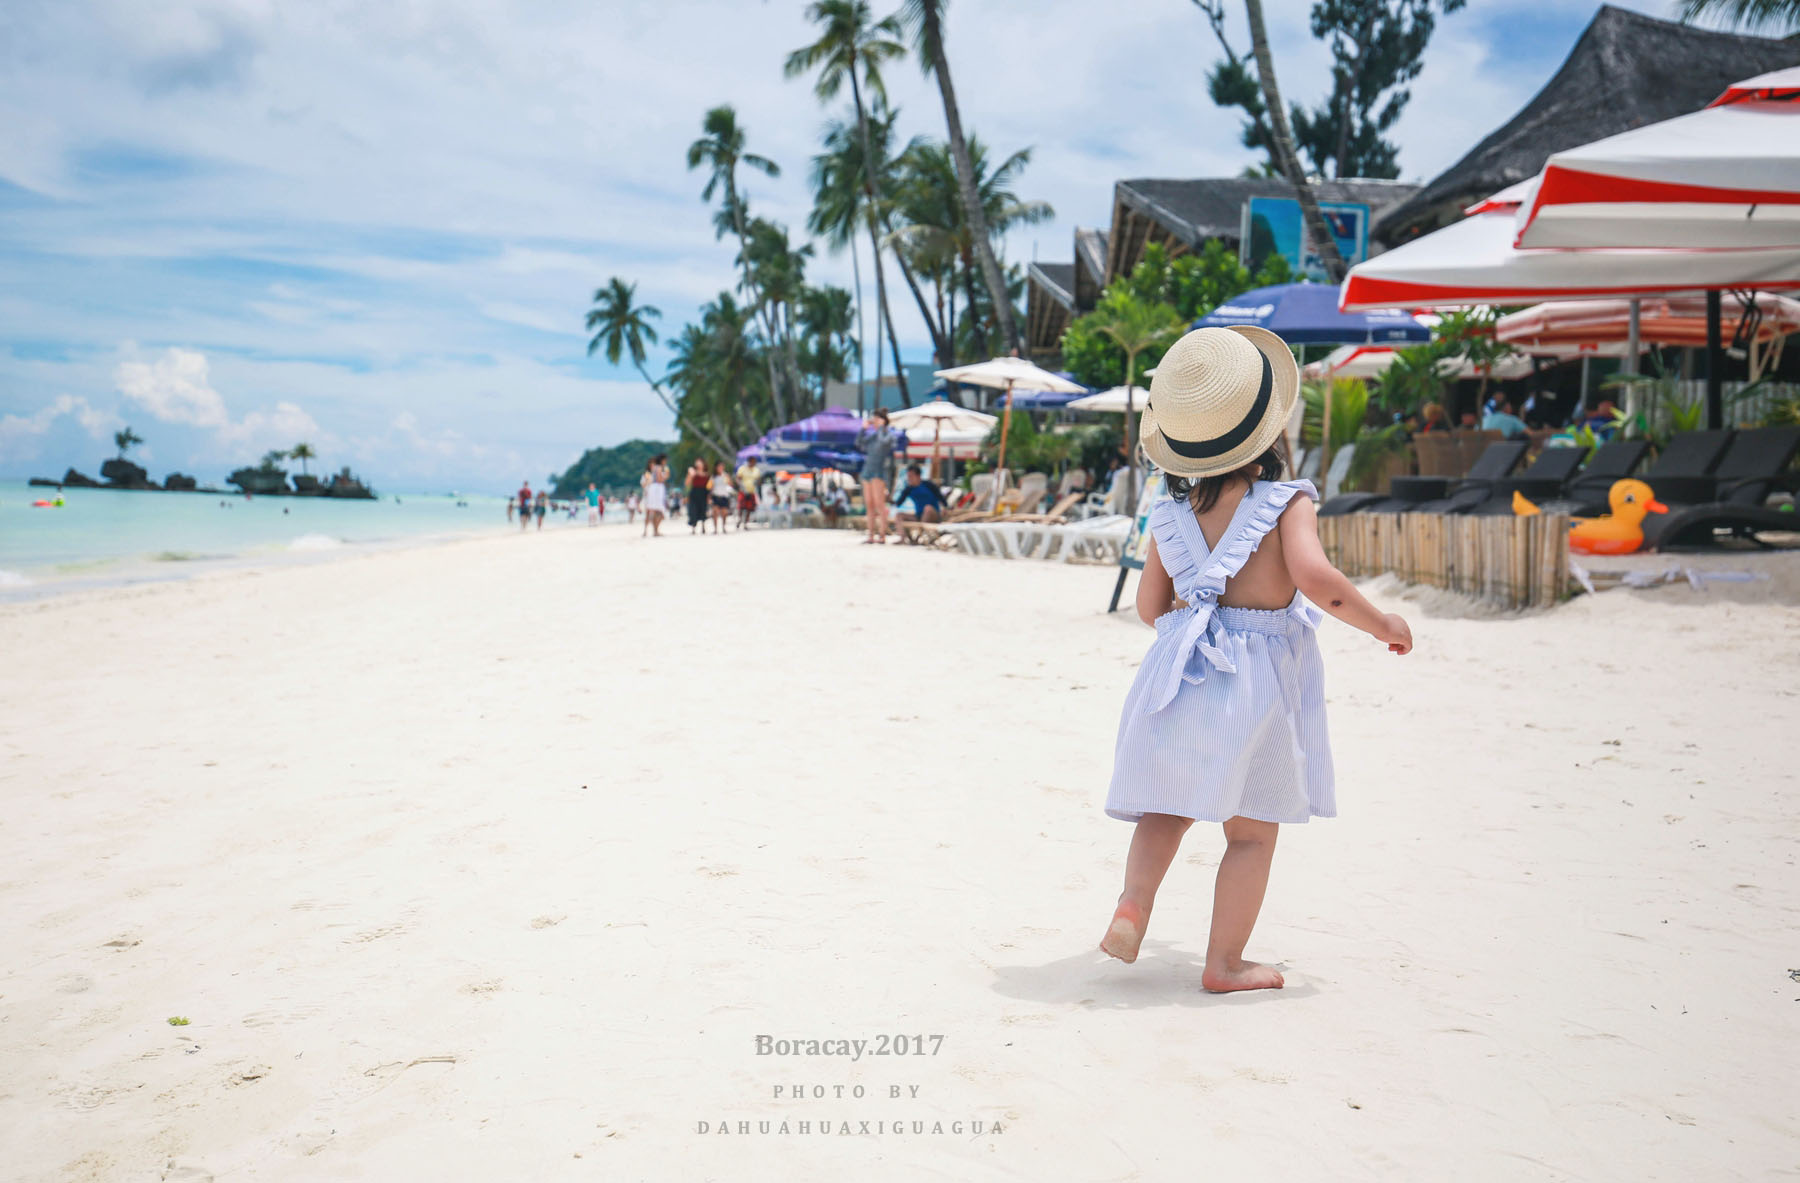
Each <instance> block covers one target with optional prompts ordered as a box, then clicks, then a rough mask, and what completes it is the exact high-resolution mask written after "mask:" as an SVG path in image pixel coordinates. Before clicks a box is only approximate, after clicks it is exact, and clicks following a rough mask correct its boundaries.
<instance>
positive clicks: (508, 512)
mask: <svg viewBox="0 0 1800 1183" xmlns="http://www.w3.org/2000/svg"><path fill="white" fill-rule="evenodd" d="M220 504H221V505H223V504H224V502H220ZM512 515H513V499H512V498H511V497H508V498H507V499H506V524H507V525H509V526H510V525H512Z"/></svg>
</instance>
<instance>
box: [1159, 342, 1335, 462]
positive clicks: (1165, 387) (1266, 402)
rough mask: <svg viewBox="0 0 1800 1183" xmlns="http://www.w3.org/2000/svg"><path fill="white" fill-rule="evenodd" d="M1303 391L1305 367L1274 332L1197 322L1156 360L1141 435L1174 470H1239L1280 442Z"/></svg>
mask: <svg viewBox="0 0 1800 1183" xmlns="http://www.w3.org/2000/svg"><path fill="white" fill-rule="evenodd" d="M1299 392H1300V368H1299V367H1298V366H1296V365H1295V364H1294V355H1293V354H1292V353H1289V352H1288V347H1287V346H1286V345H1284V344H1283V343H1282V340H1281V338H1280V337H1277V336H1276V335H1275V334H1274V333H1271V332H1269V331H1268V330H1267V329H1259V328H1253V327H1251V326H1249V325H1234V326H1232V327H1231V328H1224V329H1195V330H1194V331H1193V332H1191V333H1189V334H1188V335H1187V336H1185V337H1183V338H1182V339H1181V340H1179V341H1177V342H1175V344H1173V345H1171V346H1170V347H1169V351H1168V352H1167V353H1165V354H1163V357H1162V360H1161V361H1159V362H1157V363H1156V373H1155V374H1154V375H1153V376H1152V377H1151V380H1150V401H1149V403H1148V404H1147V405H1146V406H1145V408H1144V417H1143V419H1142V420H1140V421H1139V427H1138V438H1139V439H1140V440H1142V441H1143V444H1144V454H1145V455H1147V456H1149V457H1150V459H1151V461H1152V462H1153V463H1154V464H1155V465H1156V466H1157V467H1158V468H1160V469H1162V470H1163V471H1164V472H1166V473H1168V474H1169V475H1170V476H1182V477H1205V476H1219V475H1221V474H1223V473H1227V472H1235V471H1236V470H1237V469H1240V468H1242V467H1244V466H1245V465H1246V464H1249V463H1251V462H1253V461H1254V460H1255V459H1256V458H1257V457H1258V456H1261V455H1262V454H1263V453H1264V452H1266V451H1268V449H1269V448H1270V446H1271V445H1273V444H1274V443H1275V440H1276V439H1277V438H1278V437H1279V436H1280V435H1281V431H1282V428H1283V427H1284V426H1285V425H1286V424H1287V421H1288V415H1289V414H1290V413H1292V411H1293V409H1294V399H1295V397H1296V396H1297V395H1298V394H1299Z"/></svg>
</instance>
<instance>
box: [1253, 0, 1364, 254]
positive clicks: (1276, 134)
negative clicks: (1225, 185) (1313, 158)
mask: <svg viewBox="0 0 1800 1183" xmlns="http://www.w3.org/2000/svg"><path fill="white" fill-rule="evenodd" d="M1244 12H1245V15H1246V16H1247V17H1248V18H1249V21H1250V52H1251V56H1252V57H1254V58H1255V59H1256V74H1257V78H1258V80H1259V81H1260V82H1261V85H1262V92H1263V102H1264V104H1265V105H1266V106H1267V107H1268V112H1269V129H1270V132H1271V133H1272V135H1273V138H1274V140H1275V159H1276V160H1277V162H1278V163H1280V165H1281V171H1282V173H1283V174H1284V175H1285V176H1286V177H1287V181H1288V184H1290V185H1292V186H1293V187H1294V196H1295V197H1297V198H1299V199H1300V212H1301V215H1302V216H1303V217H1304V218H1305V219H1306V235H1307V237H1308V238H1310V239H1311V240H1312V242H1313V245H1314V246H1316V247H1317V248H1318V251H1319V260H1320V262H1322V263H1323V264H1324V265H1325V275H1326V278H1328V279H1329V280H1330V281H1331V282H1332V283H1342V282H1343V279H1344V259H1343V256H1342V255H1340V254H1338V249H1337V239H1336V238H1334V237H1332V235H1331V232H1330V231H1329V230H1327V229H1326V228H1325V218H1324V215H1322V214H1320V213H1319V198H1318V195H1317V194H1316V193H1314V192H1313V187H1312V182H1311V181H1309V180H1307V177H1306V170H1305V169H1304V168H1301V167H1300V154H1299V153H1298V152H1296V151H1295V150H1294V133H1293V131H1292V130H1291V129H1290V128H1289V127H1288V117H1287V108H1286V107H1285V106H1283V105H1282V102H1281V87H1280V86H1279V85H1278V84H1277V82H1276V80H1275V57H1274V55H1273V54H1271V53H1270V52H1269V31H1268V29H1267V28H1266V27H1265V26H1264V25H1263V10H1262V0H1244Z"/></svg>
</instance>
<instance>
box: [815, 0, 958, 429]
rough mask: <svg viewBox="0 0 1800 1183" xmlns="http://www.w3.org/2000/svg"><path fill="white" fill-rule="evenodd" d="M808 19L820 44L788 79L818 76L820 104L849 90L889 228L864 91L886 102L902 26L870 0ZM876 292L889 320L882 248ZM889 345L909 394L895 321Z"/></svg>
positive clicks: (828, 8) (937, 332) (819, 10)
mask: <svg viewBox="0 0 1800 1183" xmlns="http://www.w3.org/2000/svg"><path fill="white" fill-rule="evenodd" d="M806 17H807V19H808V20H809V21H811V22H812V23H813V24H815V25H817V26H819V29H820V33H819V38H818V40H816V41H814V42H813V43H812V44H811V45H804V46H802V47H800V48H799V49H796V50H795V51H794V52H792V53H790V54H789V55H788V57H787V62H786V64H785V66H784V71H785V72H786V74H787V76H788V77H789V78H797V77H799V76H800V75H803V74H807V73H810V72H811V71H813V70H815V69H816V70H818V71H819V76H818V78H817V79H816V80H815V81H814V83H813V93H814V94H816V95H817V96H818V97H819V101H820V102H829V101H830V100H832V99H834V98H836V97H837V95H838V92H839V91H841V90H842V89H843V86H844V83H845V82H849V84H850V99H851V103H852V104H853V105H854V106H855V108H856V124H857V134H858V136H859V137H860V139H861V141H862V150H863V180H864V184H865V185H866V187H867V190H868V195H869V201H870V204H871V205H872V206H873V207H874V209H875V213H876V216H877V218H879V219H880V220H881V222H882V228H883V230H884V231H885V230H887V229H889V227H888V226H887V225H886V214H885V205H886V197H885V194H884V192H883V186H882V178H881V168H882V164H883V163H884V162H885V160H886V156H885V155H884V154H878V153H877V152H876V150H875V144H874V142H873V139H872V137H871V136H870V133H869V122H870V119H869V114H870V112H869V106H870V104H868V103H865V102H864V99H863V88H864V87H865V86H866V87H867V88H868V90H869V93H870V98H871V99H872V100H874V101H876V102H878V103H880V104H882V105H883V106H885V105H886V102H887V86H886V84H885V83H884V82H883V81H882V78H881V67H882V65H883V64H885V63H887V62H891V61H893V60H895V59H896V58H899V57H903V56H904V55H905V53H906V48H905V46H903V45H901V43H900V40H899V38H900V23H899V22H898V21H897V20H896V19H895V18H893V17H891V16H890V17H885V18H883V19H882V20H879V21H877V20H875V19H874V18H873V14H872V13H871V11H870V9H869V4H868V0H815V2H814V3H812V4H810V5H808V6H807V9H806ZM895 262H897V263H898V264H899V266H900V274H901V276H902V278H904V279H905V280H906V285H907V287H908V288H909V289H911V291H912V296H913V300H914V302H915V303H916V304H917V305H918V307H919V317H920V319H921V320H923V321H924V322H925V328H926V330H927V331H928V332H929V333H930V334H931V338H932V344H933V346H934V348H935V347H936V346H937V345H938V341H939V339H940V337H941V336H942V330H941V329H940V328H939V327H938V325H937V323H936V321H935V320H934V318H933V317H932V315H931V309H930V308H929V307H928V306H927V305H926V303H925V294H924V293H923V292H922V291H920V290H919V285H918V283H917V281H915V280H914V278H913V275H912V269H911V268H910V267H909V266H908V265H907V263H906V261H905V260H904V259H900V258H896V259H895ZM875 281H876V282H875V287H876V294H877V296H878V298H880V299H881V300H882V305H883V315H884V316H885V315H887V308H886V297H885V292H884V288H885V284H884V282H883V278H882V267H881V253H880V247H879V246H877V248H876V255H875ZM888 343H889V344H890V345H891V346H893V351H894V369H895V371H896V372H897V376H898V377H899V380H900V389H901V392H902V393H905V391H906V371H905V370H904V369H902V368H901V364H900V342H899V338H898V336H897V334H896V333H895V331H894V328H893V322H892V319H891V317H890V318H889V324H888Z"/></svg>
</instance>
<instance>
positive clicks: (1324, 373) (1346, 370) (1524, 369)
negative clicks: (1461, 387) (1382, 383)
mask: <svg viewBox="0 0 1800 1183" xmlns="http://www.w3.org/2000/svg"><path fill="white" fill-rule="evenodd" d="M1395 352H1396V351H1395V349H1394V348H1393V347H1392V346H1388V345H1345V346H1343V347H1341V348H1338V349H1334V350H1332V351H1331V353H1330V355H1329V356H1327V357H1325V358H1324V359H1323V360H1321V361H1316V362H1312V363H1311V364H1309V365H1308V366H1307V367H1306V368H1305V369H1304V370H1303V371H1301V372H1302V373H1303V374H1304V375H1305V376H1306V377H1307V378H1309V379H1312V380H1314V381H1320V380H1323V379H1327V378H1363V379H1368V378H1379V377H1381V375H1382V374H1384V373H1386V372H1387V368H1388V367H1389V366H1391V365H1393V364H1394V355H1395ZM1438 369H1439V371H1440V372H1441V373H1442V374H1443V375H1444V376H1445V377H1446V378H1479V377H1481V376H1482V373H1481V368H1480V367H1479V366H1476V365H1474V364H1473V363H1471V362H1470V361H1469V359H1467V358H1445V359H1444V360H1443V361H1442V362H1440V363H1438ZM1531 372H1532V365H1531V359H1530V358H1529V357H1504V358H1501V359H1500V360H1499V361H1497V362H1495V363H1494V365H1493V367H1492V368H1491V369H1490V370H1489V372H1488V374H1487V376H1488V377H1489V378H1498V379H1500V380H1501V381H1503V382H1510V381H1511V380H1513V379H1514V378H1526V377H1530V375H1531Z"/></svg>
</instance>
